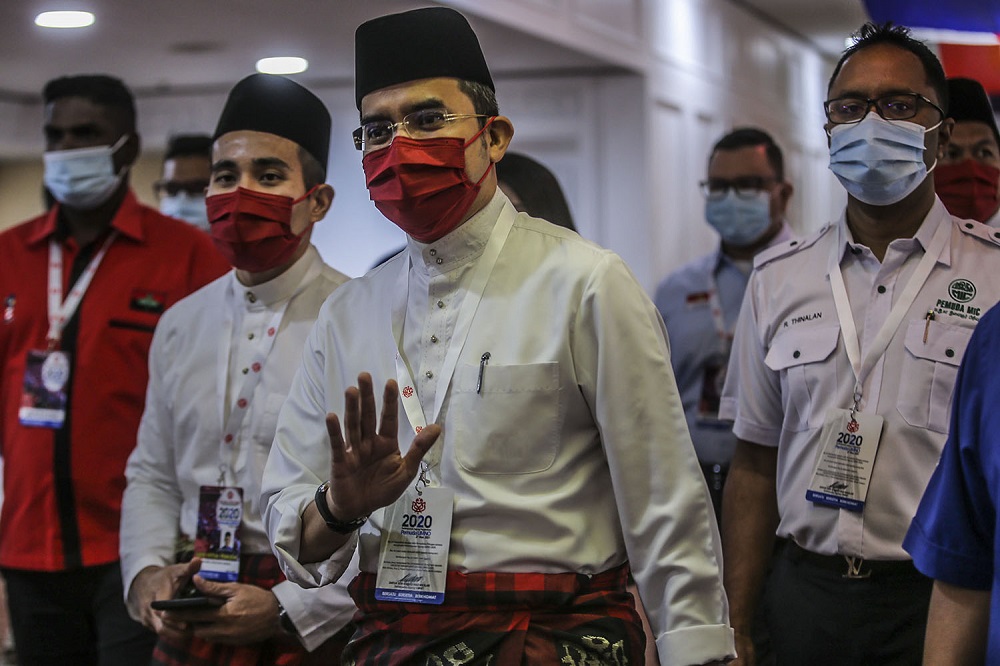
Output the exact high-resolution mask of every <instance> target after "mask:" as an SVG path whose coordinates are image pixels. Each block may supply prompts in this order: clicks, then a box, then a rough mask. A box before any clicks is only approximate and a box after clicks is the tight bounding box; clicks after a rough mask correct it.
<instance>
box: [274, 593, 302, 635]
mask: <svg viewBox="0 0 1000 666" xmlns="http://www.w3.org/2000/svg"><path fill="white" fill-rule="evenodd" d="M278 625H279V626H280V627H281V630H282V631H283V632H285V633H286V634H288V635H289V636H295V637H296V638H298V636H299V630H298V629H296V628H295V623H294V622H292V617H291V616H290V615H289V614H288V611H286V610H285V607H284V606H282V605H281V602H280V601H279V602H278Z"/></svg>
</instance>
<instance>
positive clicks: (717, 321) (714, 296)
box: [708, 270, 733, 356]
mask: <svg viewBox="0 0 1000 666" xmlns="http://www.w3.org/2000/svg"><path fill="white" fill-rule="evenodd" d="M708 308H709V310H710V311H711V313H712V323H713V324H714V325H715V334H716V336H718V338H719V350H720V351H721V352H722V354H723V356H729V348H730V346H731V344H732V339H733V333H732V331H730V330H728V329H727V328H726V318H725V315H723V313H722V301H720V300H719V283H718V281H717V280H716V279H715V271H714V270H711V271H709V272H708Z"/></svg>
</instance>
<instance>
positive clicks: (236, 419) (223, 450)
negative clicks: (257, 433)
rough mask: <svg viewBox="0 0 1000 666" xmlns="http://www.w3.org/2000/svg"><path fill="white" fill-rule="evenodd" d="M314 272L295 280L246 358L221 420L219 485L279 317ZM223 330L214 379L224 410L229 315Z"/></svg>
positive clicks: (230, 329) (230, 331)
mask: <svg viewBox="0 0 1000 666" xmlns="http://www.w3.org/2000/svg"><path fill="white" fill-rule="evenodd" d="M316 273H318V271H314V270H310V271H308V272H307V273H306V275H305V276H304V277H303V279H302V281H301V282H300V283H299V286H298V288H296V290H295V292H294V293H293V294H292V295H291V296H290V297H288V298H287V299H286V300H285V302H284V303H282V304H281V306H280V307H278V309H277V311H276V312H275V313H274V314H273V315H271V318H270V320H268V323H267V329H266V330H265V333H264V339H263V340H262V341H261V344H260V345H259V347H258V348H257V352H256V353H255V354H254V355H253V357H252V359H251V361H250V366H249V369H248V371H247V376H246V379H244V380H243V383H242V384H241V386H240V389H239V391H238V392H237V393H236V401H235V402H234V403H233V406H232V408H231V409H230V410H229V416H228V417H226V420H225V423H224V424H223V427H222V438H221V439H220V440H219V485H220V486H221V485H225V475H226V469H227V465H226V464H225V463H224V462H223V461H225V460H227V459H230V460H234V459H235V457H236V455H237V454H238V451H239V449H238V447H237V446H236V442H237V441H238V439H237V435H238V434H239V432H240V427H241V426H242V425H243V419H244V418H246V415H247V412H248V411H249V407H250V401H251V400H252V399H253V394H254V391H255V390H256V389H257V385H258V384H260V380H261V377H262V376H263V374H264V364H265V362H266V361H267V358H268V356H270V354H271V350H272V349H274V343H275V341H276V340H277V338H278V329H279V327H280V326H281V320H282V319H283V318H284V316H285V311H286V310H288V306H289V304H290V303H291V302H292V299H294V298H295V297H296V296H297V295H298V294H299V293H300V292H302V290H303V289H305V288H306V287H307V286H308V285H309V283H310V282H312V280H313V278H314V277H315V276H316ZM235 288H236V287H234V289H235ZM223 329H224V331H223V332H224V333H225V335H223V336H221V337H220V339H219V354H218V359H219V366H220V368H219V369H220V373H219V380H218V381H219V384H218V386H219V391H218V395H219V405H220V407H221V408H222V409H223V410H224V409H225V400H226V397H225V396H226V384H227V382H228V380H229V363H230V359H229V356H230V352H231V347H232V341H233V319H232V316H231V315H229V316H227V317H226V320H225V323H224V324H223ZM247 464H248V465H253V464H254V457H253V456H252V455H251V456H248V458H247ZM228 469H229V470H230V472H232V473H233V476H234V479H233V481H234V482H235V472H233V469H234V465H228ZM253 478H255V479H259V478H260V475H258V474H254V476H253Z"/></svg>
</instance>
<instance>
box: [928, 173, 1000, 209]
mask: <svg viewBox="0 0 1000 666" xmlns="http://www.w3.org/2000/svg"><path fill="white" fill-rule="evenodd" d="M998 183H1000V169H997V168H996V167H991V166H989V165H986V164H983V163H982V162H977V161H976V160H965V161H963V162H959V163H958V164H939V165H938V167H937V169H935V170H934V190H935V191H936V192H937V195H938V196H939V197H941V201H942V202H943V203H944V205H945V208H947V209H948V212H949V213H951V214H952V215H954V216H955V217H964V218H967V219H970V220H976V221H977V222H986V220H988V219H990V218H991V217H993V214H994V213H995V212H996V210H997V204H998V203H1000V198H998V195H997V186H998Z"/></svg>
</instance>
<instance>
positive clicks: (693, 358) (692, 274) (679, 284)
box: [654, 224, 794, 466]
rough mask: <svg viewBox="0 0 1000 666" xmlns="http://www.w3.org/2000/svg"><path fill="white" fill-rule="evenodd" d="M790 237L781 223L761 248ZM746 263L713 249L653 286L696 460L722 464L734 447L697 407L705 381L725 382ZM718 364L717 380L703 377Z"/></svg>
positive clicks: (728, 431)
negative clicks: (776, 231)
mask: <svg viewBox="0 0 1000 666" xmlns="http://www.w3.org/2000/svg"><path fill="white" fill-rule="evenodd" d="M793 238H794V236H793V234H792V231H791V229H789V227H788V225H787V224H782V226H781V230H780V231H779V232H778V233H777V234H776V235H775V236H774V238H772V239H771V240H770V242H768V244H767V246H768V247H774V246H776V245H780V244H782V243H787V242H788V241H790V240H792V239H793ZM747 264H748V265H747V266H746V268H744V267H743V266H741V265H740V264H739V263H738V262H736V261H734V260H733V259H731V258H730V257H728V256H726V255H725V254H724V253H723V252H722V248H721V247H719V248H718V249H717V250H716V251H715V252H712V253H711V254H706V255H705V256H703V257H699V258H698V259H695V260H694V261H692V262H690V263H687V264H685V265H684V266H681V267H680V268H678V269H677V270H676V271H674V272H673V273H671V274H670V275H668V276H667V277H666V278H665V279H664V280H663V282H661V283H660V286H659V287H658V288H657V290H656V298H655V299H654V302H655V303H656V309H657V310H659V312H660V316H662V317H663V323H664V324H665V325H666V327H667V335H668V337H669V339H670V362H671V365H672V366H673V369H674V376H675V377H676V378H677V388H678V389H679V390H680V393H681V402H682V403H683V405H684V415H685V416H686V417H687V424H688V430H690V431H691V439H692V440H693V441H694V449H695V451H696V452H697V454H698V460H700V461H701V462H702V463H705V464H721V465H726V466H728V465H729V461H730V460H732V457H733V451H734V450H735V449H736V437H735V436H734V435H733V425H732V423H729V422H728V421H722V420H717V419H706V418H702V417H701V416H700V414H699V411H700V409H699V404H700V401H701V398H702V389H703V386H704V383H705V382H706V380H712V379H714V381H716V382H718V384H719V387H720V388H721V386H722V380H723V379H724V378H725V374H724V372H725V363H726V362H727V361H728V359H729V350H730V347H731V342H732V333H733V330H734V329H735V328H736V319H737V317H738V316H739V314H740V304H741V303H743V293H744V292H745V291H746V288H747V282H748V281H749V279H750V269H751V268H752V266H753V263H752V261H748V262H747ZM713 292H715V294H714V296H713ZM715 304H718V307H719V310H720V312H719V313H718V316H720V317H721V320H717V315H716V313H715V312H713V310H714V309H715ZM720 323H721V324H722V330H721V331H720V330H719V328H720V327H719V324H720ZM720 364H721V366H722V370H723V372H721V373H719V374H721V375H722V377H715V378H711V377H706V371H708V370H709V369H710V368H712V367H717V366H718V365H720ZM716 395H718V393H716Z"/></svg>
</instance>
